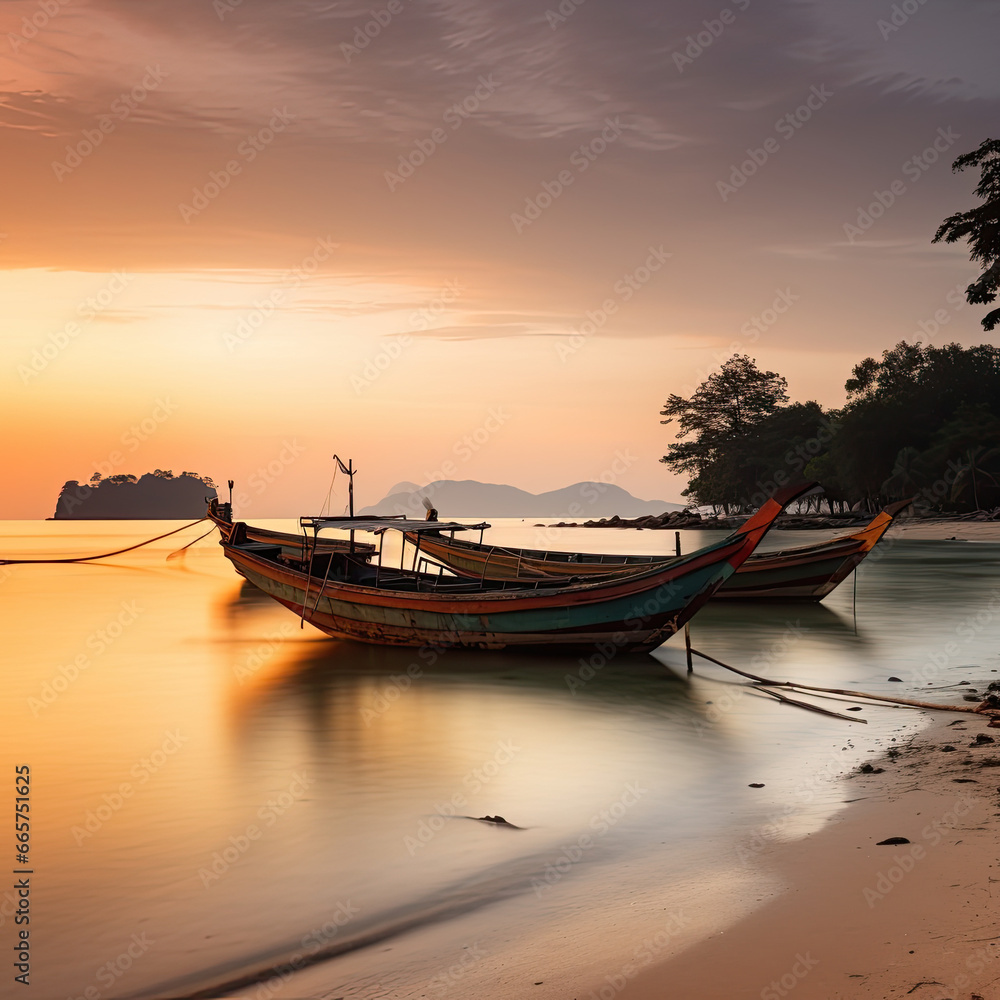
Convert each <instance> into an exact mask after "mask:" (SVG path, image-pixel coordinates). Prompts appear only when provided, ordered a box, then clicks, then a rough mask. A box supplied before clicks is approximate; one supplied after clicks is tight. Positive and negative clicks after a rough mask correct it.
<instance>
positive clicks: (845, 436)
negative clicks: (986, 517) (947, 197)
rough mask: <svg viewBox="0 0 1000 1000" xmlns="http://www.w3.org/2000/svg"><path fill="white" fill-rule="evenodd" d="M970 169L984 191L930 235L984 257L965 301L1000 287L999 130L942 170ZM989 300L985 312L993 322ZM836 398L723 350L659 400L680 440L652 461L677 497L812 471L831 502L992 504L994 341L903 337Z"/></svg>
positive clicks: (997, 495) (714, 499)
mask: <svg viewBox="0 0 1000 1000" xmlns="http://www.w3.org/2000/svg"><path fill="white" fill-rule="evenodd" d="M967 167H978V168H979V169H980V180H979V184H978V186H977V187H976V189H975V193H976V195H977V196H978V197H979V198H981V199H982V200H983V204H982V205H979V206H977V207H975V208H973V209H971V210H969V211H967V212H960V213H957V214H955V215H952V216H949V217H948V218H947V219H945V220H944V222H942V223H941V225H940V226H939V227H938V230H937V232H936V233H935V235H934V239H933V241H932V242H935V243H937V242H941V241H943V242H945V243H954V242H956V241H957V240H968V242H969V247H970V258H971V259H972V260H973V261H978V262H979V263H980V264H981V266H982V267H983V272H982V274H981V275H980V276H979V277H978V278H977V279H976V280H975V281H974V282H972V284H970V285H969V286H968V287H967V288H966V300H967V301H968V302H969V303H970V304H988V303H992V302H994V301H995V300H996V298H997V294H998V292H1000V140H996V139H987V140H985V141H984V142H982V143H981V144H980V146H979V147H978V149H975V150H973V151H972V152H970V153H966V154H964V155H963V156H960V157H959V158H958V159H957V160H955V162H954V163H953V164H952V169H953V170H956V171H961V170H964V169H966V168H967ZM998 324H1000V309H992V310H991V311H990V312H988V313H987V314H986V316H985V317H984V318H983V320H982V325H983V328H984V329H985V330H987V331H991V330H993V329H995V328H996V327H997V325H998ZM844 388H845V390H846V392H847V401H846V402H845V404H844V405H843V406H842V407H840V408H839V409H824V408H823V407H822V406H820V404H819V403H817V402H815V401H810V402H807V403H789V401H788V391H787V389H788V383H787V381H786V380H785V378H784V377H783V376H781V375H779V374H778V373H776V372H771V371H761V370H760V369H759V368H758V367H757V363H756V361H755V360H754V359H752V358H750V357H748V356H747V355H734V356H733V357H732V358H730V359H729V360H728V361H727V362H726V363H725V364H724V365H722V367H721V368H720V369H719V371H717V372H715V373H713V374H712V375H710V376H709V377H708V378H707V379H706V380H705V381H704V382H702V384H701V385H700V386H699V387H698V388H697V390H695V392H694V394H693V395H692V396H691V397H690V398H688V399H685V398H683V397H681V396H678V395H671V396H670V397H669V398H668V399H667V402H666V404H665V406H664V408H663V409H662V410H661V411H660V416H661V417H664V418H666V419H664V420H662V421H661V423H664V424H669V423H676V425H677V427H676V429H677V442H678V443H675V444H671V445H669V446H668V449H667V454H666V455H664V456H663V458H662V459H661V461H663V462H665V463H666V464H667V466H669V467H670V468H671V469H672V470H673V471H674V472H679V473H682V474H685V475H687V476H688V487H687V489H686V490H684V492H683V495H684V496H686V497H688V498H689V499H690V500H691V501H692V503H694V504H697V505H710V506H713V507H715V508H716V509H717V510H718V509H721V510H723V511H725V512H726V513H727V514H729V513H734V512H737V511H740V510H743V509H745V508H748V507H758V506H759V505H760V504H761V503H762V502H763V501H764V500H765V499H766V498H767V497H768V496H770V494H771V493H772V492H773V491H774V490H775V489H776V488H777V487H779V486H783V485H785V484H787V483H790V482H793V481H795V480H798V479H802V478H807V479H816V480H818V481H819V482H821V483H822V484H823V486H824V487H825V489H826V498H827V499H828V501H829V504H830V509H831V511H833V510H834V509H835V507H837V506H839V507H841V508H843V507H854V506H857V505H858V504H867V505H868V506H870V507H874V506H878V505H880V504H883V503H886V502H889V501H892V500H902V499H905V498H906V497H910V496H915V497H917V498H918V504H919V505H920V506H922V507H924V508H930V509H937V510H941V511H945V512H964V511H969V510H979V509H989V510H991V509H993V508H996V507H998V506H1000V349H998V348H996V347H993V346H991V345H989V344H980V345H977V346H974V347H968V348H963V347H961V346H960V345H959V344H945V345H943V346H941V347H933V346H929V345H921V344H919V343H915V344H909V343H907V342H906V341H902V342H900V343H899V344H897V345H896V346H895V347H894V348H892V349H891V350H886V351H884V352H883V353H882V357H881V359H875V358H870V357H869V358H865V359H864V360H863V361H861V362H860V363H859V364H857V365H855V366H854V369H853V371H852V373H851V377H850V378H849V379H848V380H847V382H846V383H845V386H844Z"/></svg>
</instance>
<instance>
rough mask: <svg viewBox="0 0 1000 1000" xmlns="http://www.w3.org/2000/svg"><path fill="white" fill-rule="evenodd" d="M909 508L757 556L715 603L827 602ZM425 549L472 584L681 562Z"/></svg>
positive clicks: (626, 571) (612, 573)
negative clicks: (820, 539) (856, 527)
mask: <svg viewBox="0 0 1000 1000" xmlns="http://www.w3.org/2000/svg"><path fill="white" fill-rule="evenodd" d="M906 505H907V504H906V503H904V504H893V505H892V506H890V507H887V508H886V510H884V511H882V512H881V513H879V514H878V515H876V517H875V518H874V519H873V520H872V521H871V522H870V523H869V524H868V525H866V526H865V527H864V528H862V529H860V530H859V531H856V532H853V533H851V534H849V535H845V536H841V537H839V538H833V539H829V540H827V541H824V542H817V543H815V544H811V545H805V546H799V547H797V548H791V549H785V550H782V551H779V552H765V553H760V554H758V553H755V554H753V555H751V556H750V557H749V558H748V559H747V560H746V561H745V562H744V563H743V564H742V565H741V566H740V567H739V568H738V569H737V571H736V572H735V573H734V574H733V575H732V576H730V577H729V578H728V579H727V580H726V581H725V582H724V583H723V584H722V586H721V587H720V588H719V590H718V591H717V593H716V594H715V596H714V600H781V601H821V600H823V598H824V597H826V596H827V595H828V594H829V593H830V592H831V591H833V590H834V589H835V588H836V587H837V586H838V585H839V584H841V583H842V582H843V581H844V580H845V579H846V578H847V577H848V576H850V574H851V572H852V571H853V570H854V569H855V568H856V567H857V566H858V564H859V563H861V562H862V560H864V558H865V557H866V556H867V554H868V553H869V552H870V551H871V550H872V548H874V546H875V545H876V543H877V542H878V541H879V539H880V538H881V537H882V535H883V534H884V533H885V531H886V530H887V529H888V527H889V525H890V524H892V521H893V517H894V515H895V514H896V513H898V511H899V509H901V508H902V507H904V506H906ZM413 541H415V539H414V540H413ZM420 544H421V551H422V552H423V553H424V554H425V555H427V556H431V557H433V558H434V559H436V560H438V561H439V562H441V563H443V564H444V565H445V566H447V567H448V568H449V569H450V570H452V571H453V572H455V573H458V574H459V575H462V576H466V577H468V578H470V579H493V580H514V579H522V580H524V579H553V578H559V577H568V576H570V575H573V576H577V577H580V576H587V575H593V576H601V577H605V578H611V577H626V576H628V575H630V574H634V573H636V572H645V571H648V570H649V569H650V568H652V567H655V566H657V565H659V566H667V565H670V564H671V563H672V562H674V561H675V560H676V558H677V557H657V556H645V555H643V556H633V555H596V554H590V553H566V552H547V551H544V550H540V549H537V550H536V549H512V548H499V547H496V546H492V547H491V546H488V545H477V544H475V543H471V542H464V541H460V540H457V539H452V538H447V537H445V536H443V535H441V536H437V537H434V536H426V535H425V536H423V537H422V539H421V543H420Z"/></svg>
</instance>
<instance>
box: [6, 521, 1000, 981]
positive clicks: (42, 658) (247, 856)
mask: <svg viewBox="0 0 1000 1000" xmlns="http://www.w3.org/2000/svg"><path fill="white" fill-rule="evenodd" d="M272 523H273V524H274V525H275V526H283V527H285V528H286V530H294V527H293V523H292V522H287V523H279V522H272ZM173 526H175V525H173V524H167V523H163V522H95V523H89V524H88V523H85V522H82V523H81V522H76V523H72V522H9V523H6V524H4V525H3V543H2V545H0V549H2V550H3V551H2V552H0V555H5V556H10V557H13V556H53V555H75V554H84V553H92V552H99V551H106V550H109V549H112V548H116V547H119V546H121V545H123V544H128V543H129V542H132V541H137V540H140V539H142V538H145V537H149V536H151V535H154V534H157V533H159V532H160V531H165V530H168V529H169V528H170V527H173ZM199 529H202V530H203V526H198V527H197V528H193V529H190V530H188V531H187V532H185V533H184V534H182V535H180V536H177V537H176V538H171V539H166V540H164V541H162V542H159V543H157V544H156V545H154V546H151V547H148V548H145V549H140V550H138V551H136V552H134V553H129V554H127V555H124V556H120V557H117V558H115V559H113V560H110V561H108V562H106V563H99V564H93V565H63V566H56V565H28V566H11V567H7V568H6V569H4V568H3V567H0V595H2V600H3V607H4V609H5V615H4V621H5V630H4V640H5V646H6V656H5V664H6V669H5V697H4V699H3V702H2V708H0V713H2V717H3V732H4V733H5V740H4V742H5V744H6V750H5V754H4V756H5V773H6V775H7V781H6V787H7V788H8V789H9V795H10V799H9V801H10V802H11V803H13V801H14V797H15V794H16V792H15V786H14V769H15V767H16V766H23V765H27V766H29V767H30V779H31V786H30V787H31V840H30V870H31V875H30V877H29V881H30V897H29V899H30V911H29V917H30V924H27V925H24V924H22V925H21V928H22V929H23V928H24V927H27V928H29V929H30V939H29V941H30V954H31V973H30V977H31V984H32V992H30V993H28V992H27V991H23V988H22V987H20V986H19V984H17V983H15V982H13V981H12V975H13V973H12V972H11V967H10V965H9V964H8V963H6V962H5V963H4V966H5V969H6V970H7V971H5V972H4V981H3V983H2V986H0V990H2V992H3V995H10V996H32V997H44V998H46V1000H48V998H53V1000H55V998H62V997H67V998H76V997H87V998H88V1000H97V998H98V997H101V998H106V997H146V996H149V997H163V996H183V995H187V994H190V993H193V992H195V991H196V990H198V989H201V988H204V987H206V986H208V985H212V984H214V983H217V982H222V981H231V980H234V979H236V978H238V977H239V976H240V975H241V974H243V973H245V972H247V971H248V970H255V969H260V968H264V967H267V966H268V965H269V964H273V963H275V962H283V961H287V960H288V959H289V957H290V956H291V958H292V960H293V964H294V967H295V968H296V969H298V968H300V967H303V968H302V971H298V972H296V973H295V975H290V972H291V968H288V969H287V970H286V975H285V976H284V978H280V977H279V978H278V979H272V980H271V981H270V982H265V983H263V984H257V985H254V986H247V987H244V988H243V989H242V991H241V992H239V994H238V995H240V996H252V997H261V998H265V997H276V996H286V997H288V996H329V997H335V996H336V997H377V996H386V997H410V996H414V997H417V996H442V995H446V994H448V993H449V991H450V995H452V996H465V995H477V996H490V995H494V994H495V995H497V996H501V995H507V996H510V995H520V993H521V991H522V989H523V990H524V992H528V991H529V990H531V991H532V995H533V996H538V997H547V996H565V995H579V996H585V995H587V993H586V988H588V987H589V986H591V985H592V984H593V983H594V982H599V981H600V980H601V978H602V977H603V976H604V975H605V974H606V973H611V972H614V971H615V970H616V969H617V968H619V967H620V966H621V965H622V963H623V962H625V961H629V959H630V957H631V956H632V954H633V952H634V950H635V949H636V948H637V947H638V943H639V942H640V941H642V940H646V941H647V942H648V941H652V942H653V946H652V947H650V948H647V951H648V952H649V953H650V954H651V955H652V954H653V953H656V955H657V956H658V957H665V956H666V955H667V954H669V952H670V950H672V949H676V948H678V947H681V946H683V945H684V944H685V943H687V942H689V941H691V940H693V939H695V938H697V937H698V936H700V935H703V934H705V933H707V932H709V931H710V930H712V929H716V928H718V927H720V926H723V925H725V924H726V923H727V922H731V921H732V920H733V919H736V918H737V917H738V916H739V915H740V914H741V913H743V912H746V911H747V910H748V909H749V908H752V906H753V905H755V904H756V902H757V900H759V899H763V898H766V897H767V895H768V894H770V893H773V892H775V891H780V886H779V885H777V884H775V883H774V882H773V879H772V877H771V876H770V875H769V874H768V872H767V871H765V870H762V869H761V866H760V864H759V858H758V856H759V853H760V847H761V846H762V845H763V844H766V843H769V842H772V841H774V840H780V839H787V838H792V837H797V836H801V835H803V834H804V833H806V832H808V831H810V830H812V829H815V828H817V827H818V826H819V825H820V824H821V823H822V822H823V820H824V818H826V817H828V816H829V815H830V814H831V813H832V812H833V811H835V810H836V809H837V808H840V806H841V803H842V801H843V800H844V798H846V797H849V796H848V795H847V793H846V792H845V790H844V788H843V787H842V786H841V785H840V784H838V783H837V782H836V781H834V780H833V779H834V778H835V777H836V776H837V775H838V774H839V773H841V772H842V771H844V770H847V769H849V768H851V767H853V766H855V765H856V764H857V763H858V762H860V761H862V760H864V759H866V758H869V755H871V754H873V753H874V752H876V751H877V749H878V748H880V747H883V746H885V745H887V744H890V743H891V742H892V740H894V739H897V740H898V739H902V738H903V737H904V736H905V735H906V734H907V733H909V732H912V731H913V730H914V728H915V727H917V726H919V725H920V724H922V716H920V715H919V714H917V713H911V712H907V711H905V710H898V709H897V710H894V709H887V708H875V707H872V706H870V705H869V704H866V703H864V702H859V704H860V705H861V706H862V707H863V710H862V711H861V712H855V713H848V714H850V715H852V716H856V717H862V718H867V719H868V720H869V725H862V724H861V723H860V722H851V723H848V722H844V721H840V720H836V719H829V718H824V717H821V716H818V715H815V714H813V713H808V712H804V711H801V710H797V709H793V708H790V707H788V706H782V705H779V704H777V703H776V702H774V701H772V700H770V699H767V698H764V697H762V696H760V695H759V694H754V693H750V692H747V690H746V688H744V687H743V686H741V685H740V683H739V682H738V678H735V677H733V676H732V675H726V674H725V672H724V671H721V670H719V669H717V668H714V667H707V666H706V667H702V666H699V667H698V669H697V672H696V674H695V676H694V677H693V678H690V679H689V678H687V677H686V676H685V671H684V656H683V646H682V643H681V642H679V641H678V638H675V639H673V640H671V642H669V643H667V644H666V645H665V646H663V647H661V649H660V650H658V651H657V652H656V653H655V654H654V655H653V656H649V657H622V658H619V659H615V660H613V661H612V662H610V663H608V664H602V663H601V662H600V660H596V661H594V662H593V663H592V664H589V663H587V661H586V658H580V657H573V656H562V655H552V656H542V655H538V654H524V653H505V652H496V653H486V652H483V653H472V652H462V651H450V652H447V653H444V654H442V655H439V656H433V655H428V654H425V655H423V656H422V655H420V654H419V653H418V651H416V650H392V649H383V648H378V647H368V646H362V645H353V644H350V643H338V642H334V641H332V640H329V639H326V638H324V637H323V636H321V635H320V634H319V633H318V632H316V631H315V630H313V629H312V628H310V627H309V626H306V628H305V629H301V630H300V628H299V623H298V620H297V619H296V618H295V617H294V616H293V615H291V614H290V613H289V612H288V611H286V610H285V609H283V608H281V607H280V606H278V605H277V604H275V603H274V602H272V601H270V600H269V599H268V598H265V597H263V596H262V595H260V594H259V593H258V592H255V591H253V590H252V589H249V588H248V586H246V585H243V583H242V581H241V580H240V579H239V578H238V577H237V576H236V574H235V573H234V571H233V570H232V568H231V567H230V565H229V564H228V563H227V562H226V561H225V560H224V558H223V557H222V555H221V552H220V550H219V547H218V546H217V545H216V544H214V542H213V539H206V540H205V541H204V542H201V543H199V544H198V545H196V546H194V547H193V548H192V549H190V550H188V552H187V553H186V555H185V556H184V557H183V558H181V559H173V560H170V561H168V560H167V556H168V554H169V553H170V552H172V551H173V550H174V549H176V548H177V547H178V546H179V545H181V544H183V543H184V542H186V541H189V540H190V539H192V538H194V537H195V536H196V534H198V533H199ZM825 534H826V535H829V534H830V533H825ZM493 537H494V538H495V539H496V540H499V541H505V542H508V543H510V544H527V545H548V546H550V547H554V548H566V549H574V548H580V549H586V550H590V551H595V550H596V551H600V550H601V549H605V550H607V551H637V552H657V551H669V550H672V546H673V534H672V533H668V532H650V531H645V532H635V531H613V532H612V531H601V532H598V531H587V530H584V529H565V530H561V531H559V532H553V533H549V534H546V533H545V532H542V531H541V530H540V529H538V528H535V527H533V526H532V525H531V524H530V522H518V521H500V522H497V525H496V527H495V528H494V529H493ZM709 537H710V536H709V535H708V533H705V532H685V533H684V537H683V545H684V548H685V550H690V549H693V548H696V547H698V546H699V545H702V544H706V543H707V541H708V540H709ZM812 537H822V536H821V535H820V533H815V534H812ZM806 540H807V536H806V534H804V533H801V532H797V533H789V534H787V535H786V536H785V537H784V538H782V537H780V536H777V535H775V536H771V537H770V538H769V539H768V540H767V543H766V544H767V546H768V547H774V546H776V545H782V544H785V545H787V544H800V543H802V542H804V541H806ZM879 554H880V555H881V558H879V559H871V560H869V561H868V562H867V563H865V565H864V566H863V568H862V570H861V572H860V574H859V578H858V581H857V615H856V621H855V615H854V613H853V610H852V600H853V596H854V595H853V588H852V581H851V580H848V581H847V583H845V584H843V585H842V586H841V587H840V588H839V590H838V591H837V592H835V594H833V595H832V596H831V597H829V598H828V599H827V600H826V601H825V602H824V603H823V604H822V605H819V606H813V607H797V606H790V605H785V606H774V607H767V606H749V605H742V606H741V605H738V604H718V605H711V606H709V607H708V608H706V609H705V610H704V611H703V612H702V613H700V614H699V615H698V616H697V617H696V619H695V620H694V623H693V625H692V637H693V642H694V645H695V646H696V647H697V648H699V649H703V650H704V651H705V652H708V653H710V654H712V655H714V656H717V657H719V658H720V659H722V660H725V661H727V662H731V663H733V664H734V665H737V666H741V667H744V668H748V669H751V670H753V671H755V672H757V673H763V674H766V675H769V676H772V677H780V678H795V679H799V680H803V681H807V682H814V683H819V684H826V685H830V686H836V687H849V686H855V687H857V688H858V689H860V690H869V691H891V692H892V693H895V694H902V695H907V694H909V695H911V696H912V695H913V694H914V692H916V691H923V692H924V694H923V696H924V697H928V698H934V697H936V698H939V699H945V698H955V697H957V696H958V695H957V693H956V689H950V690H946V691H941V692H933V693H929V694H928V693H927V690H928V689H929V688H942V687H947V686H948V685H953V684H955V683H957V682H958V681H960V680H967V679H968V680H971V681H973V683H974V684H979V685H980V686H981V685H982V683H983V682H986V681H988V680H990V679H991V678H992V677H993V674H994V673H995V670H996V668H997V666H998V656H997V653H996V642H995V637H996V632H997V629H996V625H995V623H994V618H995V616H996V613H997V610H998V609H1000V600H998V599H997V598H998V596H1000V573H998V571H1000V544H997V543H995V542H965V543H962V542H949V541H918V540H910V539H908V538H906V537H905V535H904V536H903V538H902V539H901V540H893V539H890V541H889V544H884V545H883V547H882V548H881V550H879ZM890 676H896V677H900V678H902V680H903V683H902V684H899V683H893V682H889V681H888V678H889V677H890ZM850 704H851V703H842V704H840V705H839V706H834V707H837V708H839V709H841V710H843V709H845V708H847V707H848V706H849V705H850ZM751 782H763V783H764V786H765V787H764V788H762V789H752V788H749V787H748V785H749V784H750V783H751ZM486 815H500V816H503V817H505V818H506V819H507V820H508V821H509V823H511V824H513V825H515V826H517V827H520V828H521V829H511V828H506V827H496V826H493V825H489V824H485V823H482V822H477V821H476V820H475V817H481V816H486ZM468 817H473V818H468ZM7 851H8V855H9V856H8V857H7V858H6V859H5V864H6V866H7V867H8V868H9V869H10V870H13V868H16V867H21V866H20V865H18V864H16V863H15V853H14V852H15V842H14V840H13V839H12V838H9V839H8V848H7ZM20 877H22V876H15V875H11V876H9V878H8V879H7V881H8V882H9V884H8V885H7V886H0V928H2V929H0V940H2V942H3V948H4V953H5V954H7V955H8V956H9V955H10V954H11V950H10V949H11V948H12V947H13V944H14V942H15V941H16V940H17V939H16V937H15V933H16V931H17V930H18V929H19V927H18V925H17V924H15V922H14V916H15V908H16V906H17V900H18V897H17V895H16V893H15V892H14V883H15V881H16V880H17V879H18V878H20ZM657 929H659V931H658V933H659V936H658V937H652V938H650V937H649V935H650V934H653V933H654V932H657ZM643 935H646V937H645V938H643ZM338 946H339V947H341V948H342V949H343V954H341V955H339V956H338V957H335V958H332V959H330V960H329V961H326V962H324V963H323V964H321V965H308V967H305V966H307V964H308V962H309V961H310V960H311V959H312V958H313V957H314V956H315V955H316V954H317V953H319V952H320V950H321V949H323V948H336V947H338ZM531 974H533V975H534V979H531V978H530V975H531ZM512 977H513V978H512ZM535 981H542V983H543V985H542V986H538V987H535V986H534V985H533V984H534V982H535ZM567 987H569V988H571V989H577V990H579V991H580V992H579V993H569V994H567V993H566V989H567ZM88 990H89V991H90V992H88ZM491 991H492V992H491Z"/></svg>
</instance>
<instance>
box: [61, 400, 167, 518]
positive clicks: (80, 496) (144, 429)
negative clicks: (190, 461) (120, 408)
mask: <svg viewBox="0 0 1000 1000" xmlns="http://www.w3.org/2000/svg"><path fill="white" fill-rule="evenodd" d="M179 409H180V407H179V406H178V404H177V403H175V402H174V401H173V400H172V399H171V398H170V397H169V396H168V397H167V398H166V399H157V400H156V402H155V404H154V405H153V409H152V410H151V411H150V412H149V413H148V414H147V415H146V416H145V417H143V418H142V420H139V421H138V422H137V423H134V424H132V425H130V426H129V428H128V430H126V431H124V432H123V433H122V435H121V437H120V438H119V439H118V440H119V441H120V442H121V444H122V445H123V446H124V447H125V449H126V451H124V452H123V451H119V450H117V449H115V450H114V451H111V452H109V453H108V455H107V457H106V458H104V459H101V460H100V461H97V462H92V463H91V465H92V467H93V469H94V472H95V473H96V474H97V475H98V476H100V477H101V478H102V479H107V478H108V476H111V475H113V474H114V471H115V469H117V468H119V467H121V466H122V465H124V464H125V461H126V452H127V454H129V455H132V454H134V453H135V452H137V451H138V450H139V448H141V447H142V445H143V444H145V442H146V441H148V440H149V439H150V438H151V437H152V436H153V435H154V434H155V433H156V432H157V431H158V430H159V429H160V427H161V426H162V425H163V424H164V423H166V421H167V420H169V419H170V418H171V417H172V416H173V415H174V414H175V413H176V412H177V411H178V410H179ZM93 490H94V488H93V487H92V486H87V485H82V486H78V487H77V488H76V489H75V490H74V491H73V492H72V494H71V495H70V496H69V497H67V498H66V499H65V503H64V506H65V509H66V511H67V512H70V511H72V510H74V509H75V508H76V507H79V506H80V504H82V503H83V502H84V501H85V500H86V499H87V498H88V497H89V496H90V494H91V493H92V492H93Z"/></svg>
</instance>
